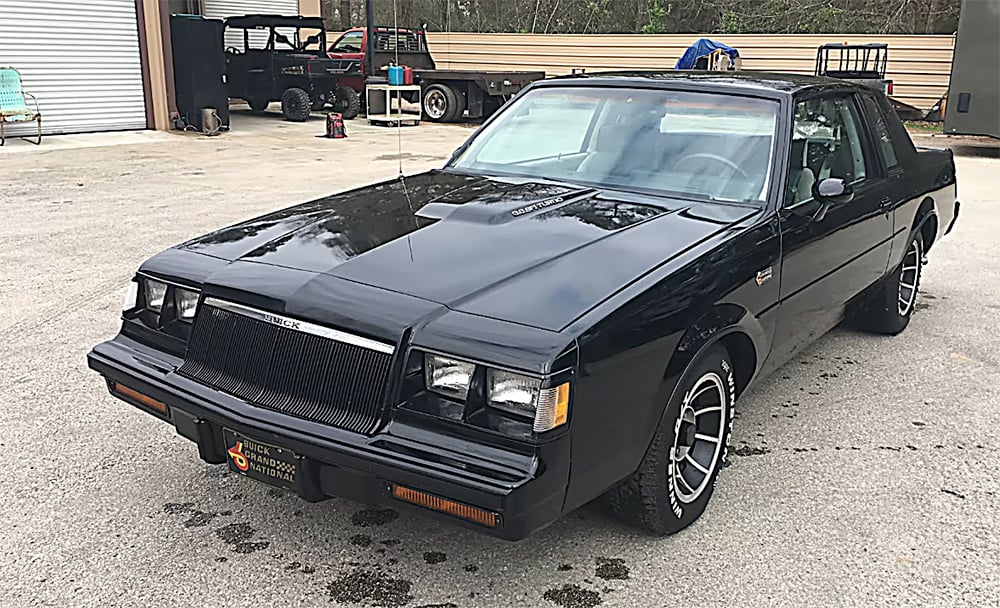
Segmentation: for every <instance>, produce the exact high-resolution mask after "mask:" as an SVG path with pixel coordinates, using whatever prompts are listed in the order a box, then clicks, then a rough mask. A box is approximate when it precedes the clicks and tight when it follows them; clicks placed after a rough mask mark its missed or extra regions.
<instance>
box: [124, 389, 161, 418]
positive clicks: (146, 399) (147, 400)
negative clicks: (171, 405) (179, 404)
mask: <svg viewBox="0 0 1000 608" xmlns="http://www.w3.org/2000/svg"><path fill="white" fill-rule="evenodd" d="M111 392H112V393H114V394H116V395H118V396H121V397H128V398H129V399H132V400H133V401H138V402H139V403H141V404H143V405H145V406H146V407H148V408H149V409H151V410H154V411H156V412H159V413H161V414H163V415H164V416H166V415H167V404H166V403H164V402H162V401H157V400H156V399H153V398H152V397H150V396H149V395H144V394H142V393H140V392H139V391H137V390H135V389H134V388H129V387H127V386H125V385H124V384H118V383H117V382H112V383H111Z"/></svg>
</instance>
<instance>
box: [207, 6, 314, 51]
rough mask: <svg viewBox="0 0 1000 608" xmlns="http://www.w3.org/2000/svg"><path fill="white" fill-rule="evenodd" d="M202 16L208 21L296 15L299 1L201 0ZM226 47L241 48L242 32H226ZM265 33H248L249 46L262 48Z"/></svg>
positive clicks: (264, 42) (265, 41)
mask: <svg viewBox="0 0 1000 608" xmlns="http://www.w3.org/2000/svg"><path fill="white" fill-rule="evenodd" d="M201 12H202V14H203V15H204V16H205V17H208V18H209V19H225V18H226V17H235V16H237V15H298V14H299V0H203V2H202V11H201ZM225 38H226V47H227V48H228V47H231V46H235V47H236V48H238V49H242V48H243V32H242V30H240V31H232V32H230V31H226V34H225ZM266 43H267V33H266V32H254V31H251V32H250V44H251V45H260V46H263V45H264V44H266Z"/></svg>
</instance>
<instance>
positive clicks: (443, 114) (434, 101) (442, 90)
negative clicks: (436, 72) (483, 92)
mask: <svg viewBox="0 0 1000 608" xmlns="http://www.w3.org/2000/svg"><path fill="white" fill-rule="evenodd" d="M422 105H423V114H424V118H426V119H427V120H429V121H431V122H452V121H453V120H455V119H456V118H458V117H459V116H461V115H462V112H464V111H465V97H464V96H463V95H460V94H459V93H456V92H455V89H453V88H451V87H450V86H448V85H446V84H432V85H431V86H429V87H427V90H425V91H424V100H423V104H422Z"/></svg>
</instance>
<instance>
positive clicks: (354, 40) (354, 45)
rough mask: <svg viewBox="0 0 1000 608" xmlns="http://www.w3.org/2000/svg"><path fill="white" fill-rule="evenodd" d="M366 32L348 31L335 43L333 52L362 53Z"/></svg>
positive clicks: (331, 50)
mask: <svg viewBox="0 0 1000 608" xmlns="http://www.w3.org/2000/svg"><path fill="white" fill-rule="evenodd" d="M364 36H365V35H364V32H348V33H346V34H344V35H343V36H341V37H340V40H338V41H337V42H335V43H334V44H333V48H332V49H330V52H331V53H360V52H361V42H362V41H363V40H364Z"/></svg>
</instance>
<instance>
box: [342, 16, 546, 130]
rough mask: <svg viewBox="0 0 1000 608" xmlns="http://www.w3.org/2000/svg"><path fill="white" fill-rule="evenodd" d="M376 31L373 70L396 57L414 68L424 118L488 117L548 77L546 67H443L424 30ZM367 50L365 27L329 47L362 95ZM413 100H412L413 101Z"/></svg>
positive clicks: (344, 79)
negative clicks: (489, 69)
mask: <svg viewBox="0 0 1000 608" xmlns="http://www.w3.org/2000/svg"><path fill="white" fill-rule="evenodd" d="M373 32H374V36H375V56H374V67H375V74H377V75H382V73H383V72H382V68H384V67H385V66H387V65H389V63H391V62H393V61H396V60H397V57H398V61H399V65H404V66H409V67H411V68H413V74H414V83H415V84H419V85H420V88H421V92H422V102H421V103H422V110H423V116H424V118H425V119H427V120H430V121H432V122H451V121H454V120H457V119H459V118H461V117H462V116H463V115H465V113H466V112H468V116H469V118H481V117H484V116H489V115H490V114H492V113H493V112H495V111H496V110H497V109H498V108H499V107H500V106H502V105H503V104H504V102H506V101H507V100H508V99H510V98H511V97H512V96H513V95H514V94H516V93H517V92H518V91H520V90H521V89H522V88H524V87H526V86H528V84H530V83H532V82H534V81H536V80H541V79H542V78H545V72H485V71H480V70H439V69H437V65H436V64H435V63H434V58H433V57H431V53H430V50H428V48H427V36H426V34H425V32H424V30H422V29H403V28H399V29H393V28H389V27H376V28H373ZM367 50H368V36H367V32H366V28H354V29H351V30H348V31H346V32H344V34H342V35H341V36H340V38H338V39H337V40H336V42H334V43H333V44H332V45H331V46H330V48H329V53H328V54H329V56H330V58H331V59H339V60H341V61H342V62H344V65H343V66H342V67H344V68H345V69H346V70H347V72H348V73H347V74H346V75H345V76H342V77H341V78H340V85H341V86H347V87H350V88H352V89H354V90H355V91H357V92H358V93H360V94H361V96H362V98H363V97H364V89H365V80H366V76H367V74H365V67H364V66H365V61H364V60H365V53H366V52H367ZM411 101H413V100H411Z"/></svg>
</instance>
